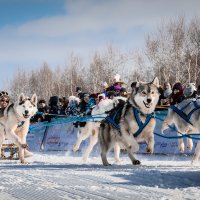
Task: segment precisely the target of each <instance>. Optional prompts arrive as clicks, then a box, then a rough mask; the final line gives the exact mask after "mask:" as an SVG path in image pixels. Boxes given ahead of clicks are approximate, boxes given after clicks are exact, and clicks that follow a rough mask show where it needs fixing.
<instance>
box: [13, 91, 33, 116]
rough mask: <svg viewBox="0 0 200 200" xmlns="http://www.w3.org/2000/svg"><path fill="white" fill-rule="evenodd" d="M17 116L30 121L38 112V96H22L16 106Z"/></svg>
mask: <svg viewBox="0 0 200 200" xmlns="http://www.w3.org/2000/svg"><path fill="white" fill-rule="evenodd" d="M15 110H16V112H17V114H18V115H19V116H20V117H22V118H24V119H30V118H31V117H32V116H33V115H35V113H36V112H37V96H36V94H34V95H33V96H32V97H31V98H29V97H25V96H24V94H23V93H22V94H20V95H19V98H18V102H17V104H16V105H15Z"/></svg>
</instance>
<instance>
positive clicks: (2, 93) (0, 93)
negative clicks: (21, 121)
mask: <svg viewBox="0 0 200 200" xmlns="http://www.w3.org/2000/svg"><path fill="white" fill-rule="evenodd" d="M3 95H7V96H8V93H7V92H4V91H2V92H0V96H3Z"/></svg>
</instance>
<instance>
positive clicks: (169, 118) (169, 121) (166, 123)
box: [161, 109, 173, 134]
mask: <svg viewBox="0 0 200 200" xmlns="http://www.w3.org/2000/svg"><path fill="white" fill-rule="evenodd" d="M172 112H173V111H172V110H171V109H169V111H168V115H167V117H166V118H165V120H164V122H163V124H162V128H161V133H162V134H163V131H164V130H165V129H167V128H169V125H170V124H172V123H173V116H172Z"/></svg>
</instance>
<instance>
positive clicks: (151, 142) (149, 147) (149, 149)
mask: <svg viewBox="0 0 200 200" xmlns="http://www.w3.org/2000/svg"><path fill="white" fill-rule="evenodd" d="M154 143H155V142H154V135H151V137H149V138H148V141H147V149H146V151H147V153H151V154H152V153H153V152H154Z"/></svg>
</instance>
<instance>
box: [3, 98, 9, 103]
mask: <svg viewBox="0 0 200 200" xmlns="http://www.w3.org/2000/svg"><path fill="white" fill-rule="evenodd" d="M1 102H6V103H9V100H5V99H1Z"/></svg>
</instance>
